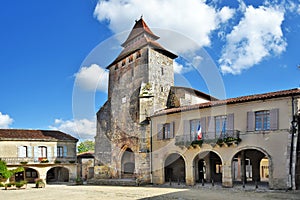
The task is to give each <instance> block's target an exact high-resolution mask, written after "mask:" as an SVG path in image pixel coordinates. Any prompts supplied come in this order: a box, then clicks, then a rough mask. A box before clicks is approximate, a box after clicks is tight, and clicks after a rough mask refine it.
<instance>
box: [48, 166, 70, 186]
mask: <svg viewBox="0 0 300 200" xmlns="http://www.w3.org/2000/svg"><path fill="white" fill-rule="evenodd" d="M46 181H47V183H55V182H69V170H68V169H67V168H64V167H53V168H51V169H49V170H48V172H47V178H46Z"/></svg>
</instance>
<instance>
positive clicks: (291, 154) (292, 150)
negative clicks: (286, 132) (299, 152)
mask: <svg viewBox="0 0 300 200" xmlns="http://www.w3.org/2000/svg"><path fill="white" fill-rule="evenodd" d="M294 101H295V98H294V96H292V115H293V116H292V121H291V127H292V130H291V134H292V135H291V137H292V138H291V149H290V166H289V181H290V188H289V189H293V188H294V186H295V184H294V181H293V160H294V159H293V155H294V137H295V131H296V125H295V123H296V116H295V104H294Z"/></svg>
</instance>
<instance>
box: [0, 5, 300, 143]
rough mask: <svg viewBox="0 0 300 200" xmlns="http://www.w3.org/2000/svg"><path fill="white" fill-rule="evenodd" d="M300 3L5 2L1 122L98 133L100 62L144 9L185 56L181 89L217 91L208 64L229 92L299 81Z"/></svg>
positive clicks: (0, 18)
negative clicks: (198, 62)
mask: <svg viewBox="0 0 300 200" xmlns="http://www.w3.org/2000/svg"><path fill="white" fill-rule="evenodd" d="M299 3H300V1H298V0H295V1H289V0H286V1H270V2H269V1H265V2H261V1H253V0H251V1H250V0H249V1H246V0H245V1H242V0H239V1H230V3H228V1H225V0H219V1H218V0H211V1H200V0H199V1H197V0H186V1H182V0H174V1H168V0H149V1H147V3H146V2H145V1H139V0H125V1H124V0H123V1H119V0H109V1H97V0H84V1H83V0H64V1H56V0H51V1H50V0H44V1H40V0H28V1H22V0H16V1H1V3H0V27H1V31H0V60H1V64H0V91H1V99H0V127H1V128H24V129H27V128H29V129H59V130H62V131H65V132H67V133H70V134H73V135H74V136H75V137H77V138H79V139H86V138H93V137H94V135H95V134H96V132H95V113H96V111H97V110H98V109H99V108H100V107H101V106H102V104H103V103H104V102H105V101H106V98H107V97H106V96H107V94H106V90H107V71H106V70H105V69H104V68H105V67H106V65H107V64H108V63H109V62H110V61H112V59H114V58H115V57H116V56H117V55H118V52H120V50H121V49H120V47H119V44H120V43H121V42H122V41H123V40H124V39H125V38H124V37H126V36H127V34H128V31H129V30H130V29H131V28H132V26H133V25H134V21H135V20H136V19H139V18H140V16H141V15H143V18H144V20H145V21H146V23H147V24H148V25H149V26H150V27H151V29H152V30H153V32H155V33H156V34H157V35H159V36H161V39H160V40H159V42H160V43H162V44H163V45H164V46H165V48H167V49H169V50H171V51H173V52H175V53H176V54H177V55H179V58H178V59H177V60H176V62H175V69H176V85H183V86H188V87H193V88H196V89H198V90H201V91H204V92H207V93H212V91H211V90H210V89H209V88H210V84H211V83H212V82H214V77H204V75H203V73H202V72H203V71H201V69H202V68H204V67H205V69H206V70H207V71H209V72H212V71H213V73H218V76H219V79H220V80H221V83H222V87H223V88H224V92H225V97H226V98H230V97H236V96H242V95H247V94H256V93H264V92H269V91H276V90H284V89H290V88H295V87H299V84H300V79H299V77H300V69H298V68H297V66H298V65H299V64H300V60H299V44H300V37H299V35H300V23H299V22H300V6H299ZM124 31H125V32H124ZM178 38H179V39H178ZM181 39H182V40H181ZM199 49H200V50H201V51H199ZM204 57H206V58H209V64H207V63H206V64H207V65H206V64H205V62H202V61H203V58H204ZM196 58H198V60H199V61H200V64H199V66H195V64H194V61H195V60H197V59H196ZM192 64H194V65H192ZM198 67H200V68H198ZM201 67H202V68H201ZM195 72H197V73H195Z"/></svg>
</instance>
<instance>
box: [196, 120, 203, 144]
mask: <svg viewBox="0 0 300 200" xmlns="http://www.w3.org/2000/svg"><path fill="white" fill-rule="evenodd" d="M197 139H198V140H201V139H202V128H201V125H200V123H199V125H198V129H197Z"/></svg>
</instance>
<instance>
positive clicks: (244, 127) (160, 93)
mask: <svg viewBox="0 0 300 200" xmlns="http://www.w3.org/2000/svg"><path fill="white" fill-rule="evenodd" d="M158 39H159V37H158V36H156V35H155V34H154V33H153V32H152V31H151V30H150V29H149V27H148V26H147V25H146V23H145V22H144V20H143V19H142V18H141V19H140V20H138V21H136V22H135V25H134V27H133V29H132V30H131V32H130V34H129V36H128V38H127V39H126V41H125V42H124V43H123V44H122V47H123V50H122V52H121V53H120V54H119V56H118V57H117V58H116V59H115V60H114V61H113V62H112V63H111V64H110V65H109V66H108V67H107V69H108V70H109V88H108V100H107V101H106V102H105V104H104V105H103V106H102V107H101V108H100V110H99V111H98V112H97V135H96V137H95V142H96V146H95V168H94V181H95V182H96V181H97V180H103V179H108V180H111V179H124V180H125V179H132V178H137V179H138V180H141V181H142V182H144V183H153V184H164V183H166V182H169V181H176V182H177V181H179V182H184V183H185V184H187V185H194V184H196V183H197V182H202V181H203V182H205V183H208V182H213V181H214V182H219V183H220V184H222V185H223V186H225V187H232V186H234V184H236V183H238V182H241V183H245V184H246V183H248V182H255V183H261V182H265V183H266V184H268V186H269V188H272V189H273V188H274V189H287V188H293V189H296V187H299V181H300V174H299V171H300V162H299V138H298V134H299V128H298V127H299V125H298V124H299V108H300V89H291V90H285V91H277V92H271V93H266V94H258V95H250V96H244V97H237V98H232V99H226V100H218V99H216V98H214V97H212V96H210V95H207V94H205V93H202V92H200V91H197V90H194V89H191V88H184V87H175V86H174V69H173V59H175V58H177V56H176V55H175V54H173V53H172V52H170V51H168V50H166V49H165V48H164V47H162V46H161V45H160V44H159V43H158V42H157V40H158ZM200 125H201V126H200ZM200 127H201V128H200ZM199 128H200V129H199ZM199 136H200V137H199Z"/></svg>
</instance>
